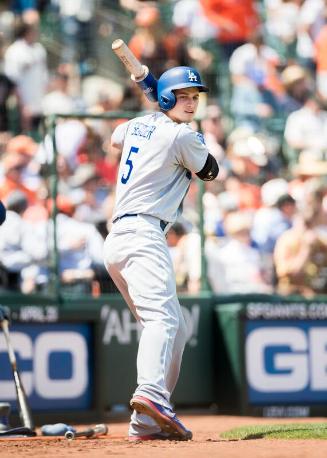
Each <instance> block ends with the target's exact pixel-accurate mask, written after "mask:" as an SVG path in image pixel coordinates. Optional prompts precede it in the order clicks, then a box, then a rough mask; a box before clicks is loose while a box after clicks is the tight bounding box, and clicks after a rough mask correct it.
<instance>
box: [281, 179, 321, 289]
mask: <svg viewBox="0 0 327 458" xmlns="http://www.w3.org/2000/svg"><path fill="white" fill-rule="evenodd" d="M325 196H326V189H325V186H323V187H321V186H317V187H316V189H315V190H313V191H311V192H310V193H309V194H308V196H307V199H306V201H305V202H304V205H303V206H302V208H301V209H300V214H299V217H298V219H297V221H296V223H295V224H294V226H293V227H292V228H291V229H289V230H287V231H286V232H284V233H283V234H282V235H281V236H280V238H279V239H278V240H277V243H276V247H275V252H274V260H275V266H276V273H277V279H278V285H277V291H278V293H280V294H287V295H289V294H301V295H303V296H306V297H313V296H314V295H316V294H326V293H327V270H326V265H327V224H326V212H325V210H324V208H323V202H324V197H325Z"/></svg>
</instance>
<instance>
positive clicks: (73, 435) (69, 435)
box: [65, 431, 75, 440]
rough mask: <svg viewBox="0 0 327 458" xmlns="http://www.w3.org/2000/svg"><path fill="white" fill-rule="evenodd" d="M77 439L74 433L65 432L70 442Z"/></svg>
mask: <svg viewBox="0 0 327 458" xmlns="http://www.w3.org/2000/svg"><path fill="white" fill-rule="evenodd" d="M74 437H75V433H74V431H66V432H65V438H66V439H68V440H72V439H74Z"/></svg>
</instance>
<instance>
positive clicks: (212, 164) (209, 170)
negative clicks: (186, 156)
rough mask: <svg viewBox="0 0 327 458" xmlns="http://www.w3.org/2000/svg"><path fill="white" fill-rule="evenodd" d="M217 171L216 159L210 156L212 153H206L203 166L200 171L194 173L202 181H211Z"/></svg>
mask: <svg viewBox="0 0 327 458" xmlns="http://www.w3.org/2000/svg"><path fill="white" fill-rule="evenodd" d="M218 172H219V167H218V164H217V161H216V159H215V158H214V157H213V156H212V154H210V153H209V154H208V157H207V160H206V163H205V164H204V166H203V168H202V169H201V170H200V172H198V173H196V175H197V176H198V177H199V178H200V180H203V181H212V180H214V179H215V178H216V177H217V175H218Z"/></svg>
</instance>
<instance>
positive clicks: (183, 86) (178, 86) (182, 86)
mask: <svg viewBox="0 0 327 458" xmlns="http://www.w3.org/2000/svg"><path fill="white" fill-rule="evenodd" d="M188 87H197V88H198V89H199V91H200V92H209V89H208V88H207V87H206V86H203V85H202V84H196V83H192V82H190V83H180V84H175V86H174V87H170V88H169V89H170V90H171V91H175V90H176V89H186V88H188Z"/></svg>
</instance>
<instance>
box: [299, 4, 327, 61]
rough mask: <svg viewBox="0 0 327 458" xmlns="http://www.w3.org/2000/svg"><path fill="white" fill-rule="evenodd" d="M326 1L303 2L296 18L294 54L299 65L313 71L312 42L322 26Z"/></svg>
mask: <svg viewBox="0 0 327 458" xmlns="http://www.w3.org/2000/svg"><path fill="white" fill-rule="evenodd" d="M325 3H326V0H304V2H302V5H301V7H300V14H299V17H298V31H297V45H296V52H297V56H298V60H299V63H300V64H301V65H303V66H304V67H305V68H307V69H310V70H315V63H314V60H315V50H314V41H315V40H316V38H317V35H318V33H319V32H320V29H321V27H322V26H323V25H324V22H325V19H324V9H325Z"/></svg>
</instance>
